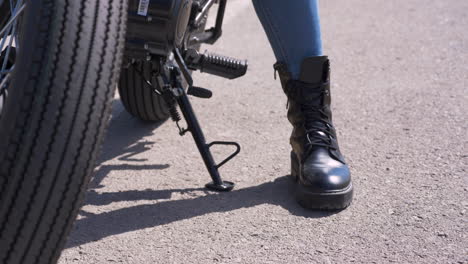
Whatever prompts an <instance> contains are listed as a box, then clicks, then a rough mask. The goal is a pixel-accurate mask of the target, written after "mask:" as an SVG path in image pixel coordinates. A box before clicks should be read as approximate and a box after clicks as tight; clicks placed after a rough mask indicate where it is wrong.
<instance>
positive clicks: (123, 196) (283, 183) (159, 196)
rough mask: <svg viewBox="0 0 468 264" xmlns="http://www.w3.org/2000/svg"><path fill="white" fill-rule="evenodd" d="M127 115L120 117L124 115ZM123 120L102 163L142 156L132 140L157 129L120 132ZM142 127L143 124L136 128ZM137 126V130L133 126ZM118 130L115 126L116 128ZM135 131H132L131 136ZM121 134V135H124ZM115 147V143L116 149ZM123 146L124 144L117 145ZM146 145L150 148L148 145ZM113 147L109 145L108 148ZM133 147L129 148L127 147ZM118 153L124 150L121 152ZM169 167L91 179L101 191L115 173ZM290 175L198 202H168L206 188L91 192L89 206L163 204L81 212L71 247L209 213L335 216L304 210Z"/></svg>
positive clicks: (112, 132)
mask: <svg viewBox="0 0 468 264" xmlns="http://www.w3.org/2000/svg"><path fill="white" fill-rule="evenodd" d="M123 115H124V114H123V113H122V115H121V116H123ZM119 118H130V117H128V116H127V114H125V117H119V116H117V118H116V119H117V120H113V121H112V123H111V126H110V131H109V132H110V133H109V135H108V138H107V140H106V142H107V143H106V146H105V148H104V153H103V160H104V161H105V160H108V159H111V158H113V157H116V156H120V155H124V156H123V157H126V158H128V157H132V156H133V155H126V153H132V151H133V153H138V151H141V150H143V151H144V149H145V148H146V145H144V144H142V145H140V146H139V147H138V143H137V144H136V145H134V144H133V142H135V141H138V140H139V139H140V138H141V137H144V136H146V135H148V134H150V133H152V131H153V130H154V129H155V128H156V127H157V126H158V125H154V126H151V125H149V126H148V125H147V124H145V125H142V124H141V122H140V123H136V121H134V120H133V121H128V120H126V121H125V122H126V123H132V122H133V124H132V129H131V130H128V129H125V128H118V126H122V125H121V124H120V123H125V122H122V120H120V121H119ZM138 124H139V125H138ZM135 126H136V127H135ZM116 127H117V128H116ZM128 131H132V133H128ZM120 133H122V134H120ZM114 144H115V145H114ZM119 144H120V146H119ZM145 144H148V142H146V143H145ZM109 145H110V146H109ZM129 146H131V147H129ZM118 149H120V150H118ZM168 166H169V165H167V164H165V165H117V166H115V165H114V166H112V165H109V166H107V165H103V166H101V169H100V170H99V171H98V172H97V174H96V176H95V178H94V179H93V181H92V184H91V187H92V188H94V189H96V188H99V185H100V182H101V181H102V179H104V177H105V176H106V175H107V174H108V173H109V171H110V170H114V169H125V170H127V169H128V170H138V169H145V170H147V169H149V170H160V169H165V168H167V167H168ZM289 178H290V177H289V176H283V177H279V178H277V179H276V180H274V181H271V182H267V183H263V184H260V185H258V186H252V187H248V188H244V189H239V190H234V191H232V192H228V193H214V192H209V191H205V195H204V196H201V197H197V198H194V199H193V198H191V199H183V200H168V199H170V198H171V196H172V194H174V193H187V192H193V191H203V190H205V189H202V188H194V189H171V190H144V191H124V192H115V193H97V192H96V191H94V190H91V191H90V192H89V193H88V196H87V201H86V202H87V204H91V205H97V206H102V205H107V204H110V203H113V202H118V201H138V200H153V201H155V200H164V201H161V202H158V203H156V204H150V205H148V204H145V205H136V206H132V207H127V208H121V209H118V210H114V211H110V212H104V213H100V214H93V213H89V212H85V211H83V210H82V211H81V212H80V215H81V216H82V218H80V219H79V220H77V222H76V224H75V231H74V233H73V235H72V237H70V238H69V241H68V244H67V246H66V247H67V248H72V247H76V246H79V245H82V244H86V243H89V242H93V241H97V240H100V239H102V238H105V237H108V236H112V235H116V234H122V233H125V232H130V231H135V230H139V229H144V228H148V227H155V226H159V225H165V224H168V223H172V222H175V221H180V220H185V219H190V218H193V217H197V216H201V215H205V214H210V213H214V212H228V211H232V210H236V209H240V208H248V207H254V206H257V205H261V204H273V205H278V206H281V207H283V208H285V209H286V210H288V211H289V212H291V213H292V214H294V215H297V216H303V217H310V218H320V217H326V216H330V215H331V214H333V212H321V211H309V210H305V209H303V208H302V207H300V206H299V205H297V203H296V202H295V200H294V198H293V195H292V191H293V188H294V183H293V181H292V180H291V179H289Z"/></svg>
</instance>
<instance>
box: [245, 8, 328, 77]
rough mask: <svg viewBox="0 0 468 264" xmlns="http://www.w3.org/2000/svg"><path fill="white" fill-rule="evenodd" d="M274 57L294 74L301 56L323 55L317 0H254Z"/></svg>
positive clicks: (297, 71)
mask: <svg viewBox="0 0 468 264" xmlns="http://www.w3.org/2000/svg"><path fill="white" fill-rule="evenodd" d="M253 3H254V6H255V11H256V12H257V15H258V17H259V19H260V21H261V23H262V25H263V28H264V29H265V32H266V34H267V36H268V40H269V41H270V44H271V46H272V48H273V51H274V53H275V56H276V59H277V61H279V62H283V63H285V64H286V65H287V66H288V68H289V71H290V72H291V73H292V75H293V77H294V78H297V77H299V72H300V65H301V63H302V60H303V59H304V58H307V57H312V56H320V55H322V39H321V34H320V19H319V14H318V3H317V0H253Z"/></svg>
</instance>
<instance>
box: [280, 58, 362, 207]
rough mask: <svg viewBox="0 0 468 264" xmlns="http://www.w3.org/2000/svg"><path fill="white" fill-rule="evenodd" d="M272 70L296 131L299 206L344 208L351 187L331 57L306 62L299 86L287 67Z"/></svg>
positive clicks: (293, 171)
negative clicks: (335, 114) (337, 124)
mask: <svg viewBox="0 0 468 264" xmlns="http://www.w3.org/2000/svg"><path fill="white" fill-rule="evenodd" d="M274 67H275V70H276V71H278V73H279V75H280V79H281V84H282V86H283V90H284V92H285V93H286V95H287V97H288V119H289V121H290V122H291V124H292V125H293V132H292V135H291V139H290V141H291V146H292V152H291V175H292V176H293V177H295V179H296V181H297V188H296V198H297V200H298V202H299V204H301V205H302V206H303V207H306V208H309V209H325V210H339V209H344V208H346V207H347V206H348V205H349V204H350V203H351V200H352V197H353V186H352V184H351V175H350V172H349V168H348V166H347V165H346V163H345V160H344V158H343V155H342V154H341V152H340V149H339V147H338V141H337V138H336V132H335V128H334V127H333V124H332V113H331V109H330V103H331V97H330V63H329V60H328V57H326V56H320V57H310V58H306V59H304V60H303V62H302V65H301V73H300V76H299V79H298V80H294V79H292V78H291V74H290V72H289V71H288V69H287V67H286V65H285V64H282V63H276V64H275V66H274Z"/></svg>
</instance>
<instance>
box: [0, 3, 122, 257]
mask: <svg viewBox="0 0 468 264" xmlns="http://www.w3.org/2000/svg"><path fill="white" fill-rule="evenodd" d="M0 14H2V17H1V19H0V48H1V49H0V52H1V53H0V54H1V57H0V67H1V72H0V101H1V102H0V104H1V105H0V263H8V264H10V263H56V262H57V260H58V258H59V256H60V251H61V249H62V247H63V245H64V243H65V239H66V237H67V235H68V233H69V231H70V229H71V227H72V224H73V222H74V220H75V218H76V215H77V213H78V209H79V207H80V204H81V201H82V198H83V195H84V192H85V191H86V187H87V183H88V181H89V178H90V175H91V173H92V171H93V166H94V161H95V159H96V155H97V153H98V150H99V147H100V142H101V139H102V137H103V133H104V131H105V128H106V124H107V121H108V117H109V109H110V103H111V99H112V98H113V95H114V87H115V86H116V82H117V79H118V78H119V75H120V65H121V58H122V56H123V54H122V53H123V48H124V38H125V28H126V16H127V0H86V1H81V0H80V1H72V0H0ZM6 17H7V18H8V19H5V18H6Z"/></svg>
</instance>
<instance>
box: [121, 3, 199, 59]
mask: <svg viewBox="0 0 468 264" xmlns="http://www.w3.org/2000/svg"><path fill="white" fill-rule="evenodd" d="M192 4H193V0H130V1H129V8H128V10H129V11H128V24H127V36H126V49H125V54H126V56H127V57H128V58H132V59H146V58H148V55H160V56H168V55H169V54H170V53H171V52H172V51H173V50H174V48H176V47H177V48H179V47H181V46H182V45H184V40H185V35H186V32H187V27H188V23H189V20H190V16H191V11H192Z"/></svg>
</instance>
